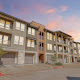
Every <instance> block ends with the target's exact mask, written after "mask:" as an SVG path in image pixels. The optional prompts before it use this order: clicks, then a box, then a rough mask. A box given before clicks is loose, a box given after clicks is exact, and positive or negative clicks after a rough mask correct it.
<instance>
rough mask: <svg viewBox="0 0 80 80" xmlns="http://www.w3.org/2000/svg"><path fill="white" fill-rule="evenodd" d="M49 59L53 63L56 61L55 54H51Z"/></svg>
mask: <svg viewBox="0 0 80 80" xmlns="http://www.w3.org/2000/svg"><path fill="white" fill-rule="evenodd" d="M51 61H52V63H53V64H54V63H56V61H57V57H56V55H51Z"/></svg>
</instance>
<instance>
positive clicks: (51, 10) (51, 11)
mask: <svg viewBox="0 0 80 80" xmlns="http://www.w3.org/2000/svg"><path fill="white" fill-rule="evenodd" d="M54 12H56V9H55V8H54V9H49V10H47V11H45V13H54Z"/></svg>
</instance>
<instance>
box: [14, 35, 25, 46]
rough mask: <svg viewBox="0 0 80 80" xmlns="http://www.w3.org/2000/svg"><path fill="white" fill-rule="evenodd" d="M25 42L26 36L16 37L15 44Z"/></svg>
mask: <svg viewBox="0 0 80 80" xmlns="http://www.w3.org/2000/svg"><path fill="white" fill-rule="evenodd" d="M23 42H24V37H20V36H15V37H14V44H17V45H23Z"/></svg>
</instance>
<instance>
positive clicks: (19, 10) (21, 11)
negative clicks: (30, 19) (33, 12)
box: [10, 3, 30, 17]
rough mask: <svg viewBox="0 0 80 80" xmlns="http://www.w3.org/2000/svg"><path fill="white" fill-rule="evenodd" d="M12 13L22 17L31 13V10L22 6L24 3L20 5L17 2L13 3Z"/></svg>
mask: <svg viewBox="0 0 80 80" xmlns="http://www.w3.org/2000/svg"><path fill="white" fill-rule="evenodd" d="M10 9H11V14H12V15H13V16H17V17H19V16H20V17H21V16H24V15H28V14H30V11H29V9H28V8H26V7H24V6H22V5H19V4H17V3H14V4H13V5H11V8H10Z"/></svg>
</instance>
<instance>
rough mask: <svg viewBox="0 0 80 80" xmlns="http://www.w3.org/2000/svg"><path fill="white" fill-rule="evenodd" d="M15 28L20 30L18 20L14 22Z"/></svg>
mask: <svg viewBox="0 0 80 80" xmlns="http://www.w3.org/2000/svg"><path fill="white" fill-rule="evenodd" d="M16 29H17V30H20V23H19V22H16Z"/></svg>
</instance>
